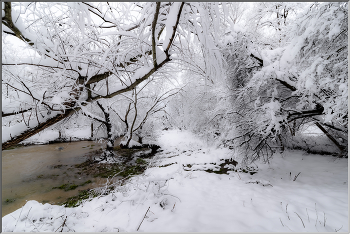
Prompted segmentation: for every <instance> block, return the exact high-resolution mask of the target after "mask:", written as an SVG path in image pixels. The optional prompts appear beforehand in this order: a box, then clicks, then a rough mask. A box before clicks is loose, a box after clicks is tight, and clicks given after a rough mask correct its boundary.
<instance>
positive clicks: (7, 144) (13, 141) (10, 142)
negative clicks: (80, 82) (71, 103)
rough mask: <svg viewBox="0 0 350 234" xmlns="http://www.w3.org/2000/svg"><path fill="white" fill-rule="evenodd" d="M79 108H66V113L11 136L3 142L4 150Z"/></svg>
mask: <svg viewBox="0 0 350 234" xmlns="http://www.w3.org/2000/svg"><path fill="white" fill-rule="evenodd" d="M77 109H78V108H76V109H71V110H66V112H65V113H63V114H59V115H56V116H55V117H53V118H51V119H48V120H46V121H45V122H43V123H41V124H39V125H37V126H35V127H34V128H30V129H28V130H27V131H25V132H23V133H22V134H21V135H19V136H17V137H13V138H11V140H8V141H6V142H4V143H2V150H5V149H7V148H10V147H11V146H14V145H16V144H18V143H20V142H21V141H24V140H25V139H28V138H29V137H31V136H34V135H35V134H37V133H39V132H41V131H43V130H44V129H46V128H48V127H50V126H52V125H54V124H56V123H58V122H59V121H61V120H63V119H65V118H67V117H68V116H70V115H72V114H74V113H75V112H76V111H77Z"/></svg>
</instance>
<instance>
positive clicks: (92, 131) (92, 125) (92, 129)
mask: <svg viewBox="0 0 350 234" xmlns="http://www.w3.org/2000/svg"><path fill="white" fill-rule="evenodd" d="M93 137H94V123H91V140H92V138H93Z"/></svg>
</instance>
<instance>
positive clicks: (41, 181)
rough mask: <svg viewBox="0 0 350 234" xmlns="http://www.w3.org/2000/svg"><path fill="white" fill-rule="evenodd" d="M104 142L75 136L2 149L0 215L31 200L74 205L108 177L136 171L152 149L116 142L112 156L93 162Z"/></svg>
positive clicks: (113, 178)
mask: <svg viewBox="0 0 350 234" xmlns="http://www.w3.org/2000/svg"><path fill="white" fill-rule="evenodd" d="M104 147H105V145H104V144H98V143H94V142H91V141H79V142H66V143H62V142H60V143H54V144H45V145H31V146H27V147H17V148H16V149H14V150H7V151H3V185H2V191H3V193H2V195H3V196H2V207H3V209H2V216H4V215H6V214H8V213H10V212H12V211H14V210H16V209H18V208H19V207H21V206H23V205H24V204H25V202H26V200H31V199H35V200H38V201H39V202H42V203H50V204H57V205H65V206H67V207H73V206H76V204H78V203H79V202H81V200H83V199H86V198H87V197H86V196H87V195H88V194H90V192H93V191H92V190H93V189H95V188H98V187H101V186H105V185H106V183H107V182H109V183H115V182H116V181H118V180H121V179H122V180H125V179H128V178H129V177H130V176H132V175H137V174H141V173H142V172H143V171H144V170H145V164H147V162H146V161H147V160H148V159H147V158H150V157H152V156H153V155H154V154H155V151H152V149H150V148H149V146H148V145H145V147H144V148H138V149H121V148H120V147H115V154H116V161H113V162H112V161H111V162H106V163H97V162H96V161H95V160H94V159H95V158H98V157H99V156H100V155H101V154H102V150H103V149H104ZM134 155H138V156H137V157H134ZM145 160H146V161H145Z"/></svg>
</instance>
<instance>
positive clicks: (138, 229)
mask: <svg viewBox="0 0 350 234" xmlns="http://www.w3.org/2000/svg"><path fill="white" fill-rule="evenodd" d="M150 208H151V207H148V209H147V211H146V213H145V216H143V219H142V221H141V223H140V225H139V227H138V228H137V230H136V231H138V230H139V229H140V227H141V224H142V222H143V220H144V219H145V218H146V215H147V213H148V211H149V209H150Z"/></svg>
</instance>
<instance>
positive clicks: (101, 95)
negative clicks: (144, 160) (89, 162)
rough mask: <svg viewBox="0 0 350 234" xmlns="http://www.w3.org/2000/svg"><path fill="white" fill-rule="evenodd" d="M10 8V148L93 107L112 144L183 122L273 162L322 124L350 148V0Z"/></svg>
mask: <svg viewBox="0 0 350 234" xmlns="http://www.w3.org/2000/svg"><path fill="white" fill-rule="evenodd" d="M2 9H3V11H2V25H3V29H2V35H3V54H2V59H3V64H2V75H3V80H2V99H3V107H2V122H3V127H2V129H3V134H2V143H3V147H2V148H3V149H5V148H8V147H10V146H11V145H14V144H17V143H19V142H21V141H23V140H25V139H27V138H29V137H30V136H33V135H34V134H36V133H38V132H40V131H43V130H45V129H47V128H51V127H55V126H58V125H59V124H60V123H61V124H62V120H64V121H66V122H65V124H69V123H70V122H74V121H76V120H77V118H72V116H73V115H85V116H87V117H89V118H90V121H93V122H95V124H96V123H98V124H99V125H101V126H102V127H103V128H104V137H106V138H107V139H108V141H109V142H110V143H109V146H108V147H109V148H108V149H109V152H112V142H113V141H114V139H115V138H116V137H117V136H125V141H126V143H127V145H128V144H129V143H130V142H131V139H132V137H133V135H138V136H139V137H141V138H143V137H145V136H149V135H152V134H153V133H154V131H155V129H156V128H157V127H158V128H164V127H177V128H181V129H189V130H192V131H194V132H196V133H197V134H200V135H202V136H203V137H206V139H207V141H208V143H210V142H217V143H219V144H223V145H225V146H227V147H230V148H232V149H235V150H236V152H239V153H240V154H241V155H244V156H245V161H246V162H251V161H254V160H256V159H258V158H263V159H264V160H266V161H267V160H268V159H269V158H270V157H271V155H272V154H273V152H275V150H276V147H278V148H280V149H283V148H284V147H300V148H305V147H306V148H307V146H305V144H304V145H303V141H305V139H303V137H302V135H303V134H302V133H303V131H304V130H305V126H309V125H311V124H313V125H314V126H316V127H317V128H319V129H321V131H322V132H323V133H325V136H327V137H328V139H329V140H330V142H331V143H332V144H333V145H334V146H335V148H334V149H332V150H331V151H334V152H338V153H340V154H341V155H346V154H347V152H346V149H347V147H346V146H347V131H348V130H347V125H348V85H347V82H348V78H347V77H348V24H347V22H348V20H347V17H348V3H314V4H310V5H305V4H297V3H277V2H276V3H256V4H253V3H251V4H247V3H245V4H244V3H207V2H205V3H192V2H191V3H171V2H162V3H155V2H153V3H51V2H50V3H3V4H2ZM14 38H15V39H16V40H20V41H22V44H19V43H16V44H13V43H10V42H9V40H13V39H14ZM20 47H21V48H20ZM68 118H70V120H69V121H67V119H68ZM88 124H90V122H89V123H88ZM96 125H97V124H96ZM96 125H95V126H96ZM155 126H157V127H155ZM316 143H317V142H316ZM319 144H322V143H319ZM106 155H107V156H109V155H110V154H109V153H107V154H106Z"/></svg>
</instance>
